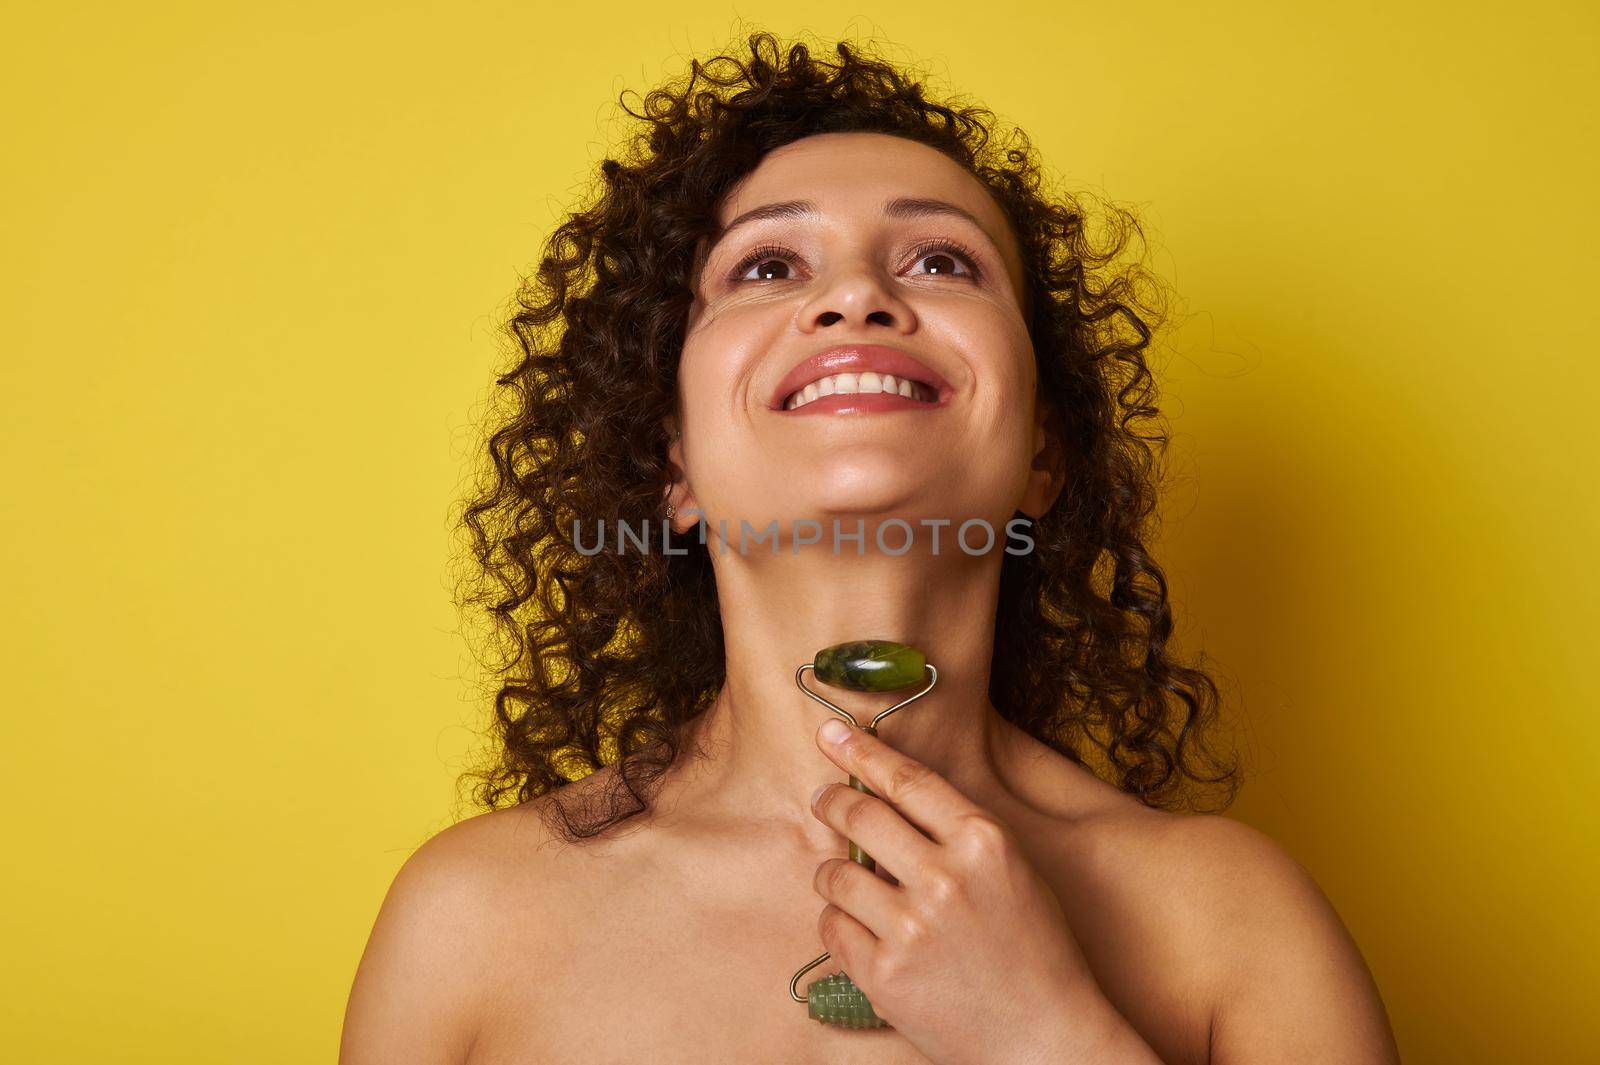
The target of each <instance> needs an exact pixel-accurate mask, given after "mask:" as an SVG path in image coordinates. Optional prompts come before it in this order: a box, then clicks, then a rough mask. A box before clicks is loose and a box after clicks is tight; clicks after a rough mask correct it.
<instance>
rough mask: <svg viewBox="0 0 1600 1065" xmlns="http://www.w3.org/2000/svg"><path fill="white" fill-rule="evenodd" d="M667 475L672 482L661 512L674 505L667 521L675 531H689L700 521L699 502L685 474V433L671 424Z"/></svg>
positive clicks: (668, 440)
mask: <svg viewBox="0 0 1600 1065" xmlns="http://www.w3.org/2000/svg"><path fill="white" fill-rule="evenodd" d="M666 428H667V476H668V477H669V478H670V479H671V484H670V485H669V486H668V488H667V492H666V495H665V496H664V497H663V498H662V500H661V513H662V514H663V515H665V514H666V512H667V507H668V506H669V505H670V506H671V507H672V516H671V517H669V518H667V521H668V523H669V525H670V527H671V528H672V531H673V532H677V533H687V532H690V531H691V530H693V529H694V527H695V526H696V525H698V524H699V523H700V514H699V510H698V508H699V505H700V504H699V503H698V502H697V501H696V500H695V497H694V492H692V491H691V490H690V489H689V482H688V479H687V478H685V477H684V474H683V435H682V433H681V432H680V431H679V430H678V429H676V428H674V427H673V426H672V425H671V424H668V425H667V427H666Z"/></svg>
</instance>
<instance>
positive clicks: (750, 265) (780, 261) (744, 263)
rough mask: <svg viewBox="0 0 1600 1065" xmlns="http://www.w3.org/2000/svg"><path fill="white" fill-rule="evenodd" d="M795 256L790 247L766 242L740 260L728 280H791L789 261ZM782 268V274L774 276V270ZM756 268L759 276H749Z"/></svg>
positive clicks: (729, 272) (730, 272)
mask: <svg viewBox="0 0 1600 1065" xmlns="http://www.w3.org/2000/svg"><path fill="white" fill-rule="evenodd" d="M793 258H794V253H793V252H791V251H789V249H788V248H780V247H778V246H777V245H775V244H764V245H762V246H761V247H759V248H756V249H755V250H754V251H752V252H751V253H750V254H749V255H746V256H745V257H744V258H743V259H740V260H739V265H737V266H735V267H734V268H733V269H732V270H730V271H728V274H729V277H728V280H730V281H733V282H739V281H787V280H789V273H788V271H789V263H790V261H791V260H792V259H793ZM776 269H781V270H782V271H783V273H782V274H779V275H777V276H774V271H775V270H776ZM752 270H755V271H756V272H757V273H758V274H760V276H759V277H750V276H748V275H749V273H750V271H752Z"/></svg>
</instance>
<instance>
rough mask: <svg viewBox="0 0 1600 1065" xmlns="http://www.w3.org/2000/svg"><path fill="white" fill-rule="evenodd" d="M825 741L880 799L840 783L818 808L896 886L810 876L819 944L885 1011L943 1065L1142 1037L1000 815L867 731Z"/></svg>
mask: <svg viewBox="0 0 1600 1065" xmlns="http://www.w3.org/2000/svg"><path fill="white" fill-rule="evenodd" d="M817 745H818V746H819V747H821V748H822V750H823V751H824V752H825V753H826V754H827V755H828V757H829V758H830V759H832V760H833V762H834V763H835V764H836V765H838V767H839V768H840V769H842V770H844V771H845V772H847V773H850V774H852V775H854V776H855V777H857V778H859V779H860V780H861V782H862V783H863V784H865V785H866V786H867V787H868V788H871V789H872V791H873V793H874V795H875V796H879V797H874V795H867V794H865V793H863V792H860V791H857V790H856V789H854V788H851V787H849V786H848V785H847V784H845V783H843V782H835V783H834V784H832V785H828V786H826V788H825V789H824V790H822V791H821V792H820V793H819V794H818V795H817V797H816V800H815V801H814V803H813V805H812V813H813V814H814V815H815V816H816V817H817V819H818V820H820V821H822V822H823V823H824V824H826V825H828V826H830V827H832V828H833V829H834V830H835V831H837V832H838V833H839V834H840V835H842V836H844V837H845V838H846V839H849V840H852V841H854V842H855V843H856V845H857V846H859V847H860V848H861V849H862V850H863V851H865V852H866V853H867V854H868V855H869V856H870V857H871V858H872V859H873V860H874V861H875V862H876V863H877V864H878V865H879V866H880V867H882V868H883V869H884V870H886V871H887V872H888V873H890V874H892V875H893V876H894V878H895V879H896V880H897V881H899V883H898V884H891V883H890V882H889V881H888V880H885V879H884V878H883V877H880V876H878V875H876V874H875V873H873V872H871V871H870V870H868V869H867V868H866V867H865V866H863V865H861V864H860V863H859V862H854V861H851V860H850V859H849V858H843V857H841V858H830V859H828V860H827V861H825V862H823V863H822V864H821V865H819V866H818V867H817V875H816V879H815V880H814V882H813V886H814V887H815V888H816V891H817V893H818V894H819V895H821V896H822V897H823V898H824V899H826V900H828V905H827V906H825V907H824V908H823V910H822V916H821V917H820V918H819V920H818V922H817V923H818V929H819V931H820V932H821V937H822V943H823V945H824V946H825V947H826V948H827V950H828V952H829V953H830V954H832V955H833V957H832V959H831V960H832V961H833V962H835V963H837V964H838V966H839V968H841V969H842V970H844V972H846V973H848V974H849V976H850V979H851V980H852V981H854V982H855V984H856V986H857V987H859V988H861V990H862V991H863V992H864V993H865V994H866V996H867V998H868V1000H869V1001H870V1002H871V1003H872V1008H873V1010H874V1011H875V1012H876V1013H877V1014H878V1016H880V1017H882V1018H883V1019H884V1020H885V1021H887V1022H888V1023H889V1024H891V1025H893V1026H894V1028H895V1030H896V1031H898V1032H900V1033H901V1034H902V1035H904V1036H905V1037H906V1038H907V1039H908V1040H909V1041H910V1042H911V1043H912V1044H913V1045H915V1046H916V1048H917V1049H918V1051H920V1052H921V1053H922V1054H923V1055H924V1056H926V1057H928V1058H929V1059H931V1060H932V1061H935V1062H938V1063H939V1065H977V1063H980V1062H983V1063H987V1062H1002V1061H1003V1062H1025V1061H1029V1060H1038V1061H1051V1062H1067V1061H1073V1060H1076V1059H1077V1058H1078V1057H1079V1056H1080V1055H1081V1056H1083V1057H1084V1058H1085V1060H1088V1059H1089V1056H1090V1055H1092V1054H1095V1053H1098V1052H1101V1051H1102V1050H1109V1049H1110V1048H1111V1047H1112V1045H1113V1044H1116V1045H1118V1046H1122V1045H1126V1044H1127V1042H1128V1036H1129V1035H1131V1034H1133V1033H1132V1029H1131V1027H1129V1026H1128V1025H1127V1022H1126V1021H1125V1020H1123V1019H1122V1017H1121V1016H1120V1015H1119V1014H1117V1012H1116V1010H1115V1009H1114V1008H1113V1007H1112V1006H1111V1004H1110V1002H1109V1001H1107V1000H1106V998H1105V996H1104V995H1103V994H1102V993H1101V991H1100V988H1099V986H1098V984H1097V983H1096V982H1095V980H1094V976H1093V974H1092V973H1091V972H1090V970H1089V965H1088V962H1087V961H1086V960H1085V959H1084V956H1083V952H1082V950H1081V949H1080V948H1079V946H1078V942H1077V940H1076V939H1075V938H1074V937H1073V935H1072V932H1071V930H1070V929H1069V928H1068V926H1067V921H1066V918H1065V916H1064V914H1063V913H1062V910H1061V905H1060V903H1059V902H1058V901H1057V900H1056V897H1055V895H1054V894H1053V893H1052V892H1051V890H1050V888H1049V886H1048V885H1047V884H1046V883H1045V882H1044V879H1043V878H1042V877H1040V876H1039V874H1038V872H1037V871H1036V870H1035V869H1034V868H1033V866H1032V865H1030V864H1029V863H1028V861H1027V860H1026V859H1025V858H1024V857H1023V854H1022V851H1021V849H1020V847H1019V846H1018V844H1017V841H1016V839H1015V838H1014V836H1013V834H1012V832H1011V831H1010V829H1009V828H1007V827H1006V826H1005V825H1004V824H1003V823H1002V822H1001V821H1000V820H999V818H998V817H996V816H995V815H994V814H992V813H990V812H989V811H988V810H986V809H984V808H983V807H981V806H979V805H977V804H976V803H974V802H972V801H971V800H969V799H968V798H967V797H966V796H965V795H963V794H961V792H960V791H959V790H958V789H957V788H956V787H955V785H953V784H951V783H950V782H949V781H948V780H946V779H945V778H944V777H942V776H940V775H939V774H938V773H936V772H934V771H933V770H932V769H930V768H928V767H927V766H925V765H923V764H922V763H921V762H918V761H916V760H915V759H913V758H909V757H907V756H906V755H904V754H901V753H900V752H899V751H896V750H895V749H894V748H893V747H890V746H889V745H888V744H886V743H884V742H883V741H882V740H881V739H879V738H877V737H876V736H873V735H871V734H869V733H866V732H862V731H861V730H859V729H853V728H852V729H850V730H849V733H848V735H847V736H846V737H845V738H844V740H843V742H841V743H830V742H829V741H828V740H827V739H825V738H824V737H823V736H822V732H821V730H819V731H818V734H817ZM919 829H920V830H921V831H919ZM929 837H932V838H929ZM1140 1042H1142V1041H1140ZM1095 1060H1109V1059H1107V1058H1098V1059H1095ZM1146 1060H1153V1059H1146Z"/></svg>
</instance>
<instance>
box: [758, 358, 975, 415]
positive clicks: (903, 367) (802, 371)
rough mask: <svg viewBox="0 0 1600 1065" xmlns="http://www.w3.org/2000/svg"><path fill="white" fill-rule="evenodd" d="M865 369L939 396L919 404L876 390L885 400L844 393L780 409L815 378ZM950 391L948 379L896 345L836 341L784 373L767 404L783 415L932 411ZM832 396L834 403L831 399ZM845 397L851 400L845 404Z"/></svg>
mask: <svg viewBox="0 0 1600 1065" xmlns="http://www.w3.org/2000/svg"><path fill="white" fill-rule="evenodd" d="M865 370H871V371H872V372H873V373H877V374H886V373H888V374H894V375H895V376H896V377H898V378H902V379H909V380H912V381H916V382H917V383H919V384H923V385H927V386H928V387H929V388H930V389H932V390H933V392H934V393H935V394H936V395H937V396H938V397H939V398H938V401H937V402H935V403H923V402H920V401H917V400H909V399H906V398H905V397H904V396H898V395H894V396H891V395H890V394H889V393H887V392H880V393H878V396H879V397H881V398H882V399H883V400H887V401H889V402H887V403H883V402H879V401H878V399H877V398H876V397H874V396H872V395H871V394H870V393H869V394H868V395H866V396H861V395H859V394H854V395H852V394H850V393H845V394H843V395H841V396H837V397H835V396H823V397H821V398H820V399H815V400H812V401H811V402H810V403H807V404H806V405H805V406H803V407H799V408H797V409H795V410H793V411H786V410H784V408H783V401H784V400H786V399H788V398H789V396H790V394H791V393H794V392H796V391H798V390H799V389H801V388H804V387H805V386H806V385H808V384H810V383H811V382H812V381H815V380H816V379H817V378H819V377H827V376H829V375H830V374H836V373H861V372H862V371H865ZM952 391H953V389H952V388H951V387H950V383H949V382H948V381H946V380H945V379H944V378H943V377H940V376H939V375H938V374H937V373H935V372H934V371H933V370H932V369H930V368H929V367H928V366H926V365H925V364H923V363H922V362H921V361H920V360H918V359H916V358H914V357H913V356H912V355H910V354H909V353H908V352H904V351H901V350H900V349H899V348H889V347H884V346H883V345H882V344H839V345H836V346H834V347H831V348H824V349H823V350H821V351H819V352H817V353H816V354H815V355H813V356H811V357H810V358H808V359H805V360H803V361H802V362H801V363H800V364H799V365H798V366H796V367H795V368H794V369H792V370H790V371H789V372H788V373H787V374H785V375H784V378H783V380H782V381H779V382H778V386H777V388H776V389H774V390H773V393H772V398H771V407H772V409H773V410H775V411H779V412H780V413H784V414H804V413H806V412H807V411H811V409H812V408H813V407H816V408H818V410H817V411H814V412H813V413H823V412H825V411H839V410H846V409H860V410H913V409H914V410H932V409H933V408H934V407H942V406H944V404H945V401H946V400H947V399H949V398H950V393H951V392H952ZM836 399H837V400H838V402H835V400H836ZM846 400H849V401H851V402H849V403H846V402H845V401H846Z"/></svg>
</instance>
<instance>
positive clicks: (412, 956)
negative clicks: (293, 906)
mask: <svg viewBox="0 0 1600 1065" xmlns="http://www.w3.org/2000/svg"><path fill="white" fill-rule="evenodd" d="M485 816H487V815H479V816H478V817H475V818H470V819H468V820H467V821H463V822H461V823H459V824H456V825H452V826H451V827H449V828H447V829H445V830H444V831H442V832H440V833H439V834H437V835H435V836H434V837H433V838H432V839H430V840H428V841H427V842H426V843H424V844H423V845H422V846H421V847H419V848H418V849H417V850H416V851H415V852H413V853H412V854H411V856H410V857H409V858H407V859H406V861H405V863H404V864H403V865H402V866H401V867H400V871H399V872H398V873H396V874H395V878H394V881H393V883H392V884H391V885H390V887H389V891H388V894H387V895H386V896H385V897H384V900H383V904H382V906H381V907H379V910H378V916H377V919H376V921H375V922H374V923H373V927H372V933H371V935H370V936H369V937H368V939H367V946H366V950H365V952H364V953H363V954H362V956H361V962H360V964H359V965H358V966H357V968H356V974H355V980H354V983H353V985H352V987H351V990H350V1000H349V1003H348V1004H347V1006H346V1008H345V1017H344V1031H343V1035H342V1037H341V1039H340V1046H339V1065H461V1063H463V1062H465V1061H466V1059H467V1055H468V1052H469V1051H470V1049H471V1044H472V1039H473V1037H474V1035H475V1034H476V1026H477V1019H478V1002H479V996H481V994H482V987H481V981H476V980H475V979H474V976H475V974H477V973H478V972H480V971H481V968H482V966H483V962H484V959H483V950H484V947H485V944H486V943H487V942H488V940H489V937H488V935H487V928H486V925H487V924H488V922H489V921H490V920H491V919H492V914H493V907H492V904H491V894H492V893H491V891H490V890H489V886H490V885H489V883H488V881H489V880H490V876H489V874H488V871H487V869H488V866H489V855H487V854H486V853H484V844H485V842H486V841H485V840H484V838H483V837H484V826H483V823H482V819H483V817H485Z"/></svg>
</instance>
